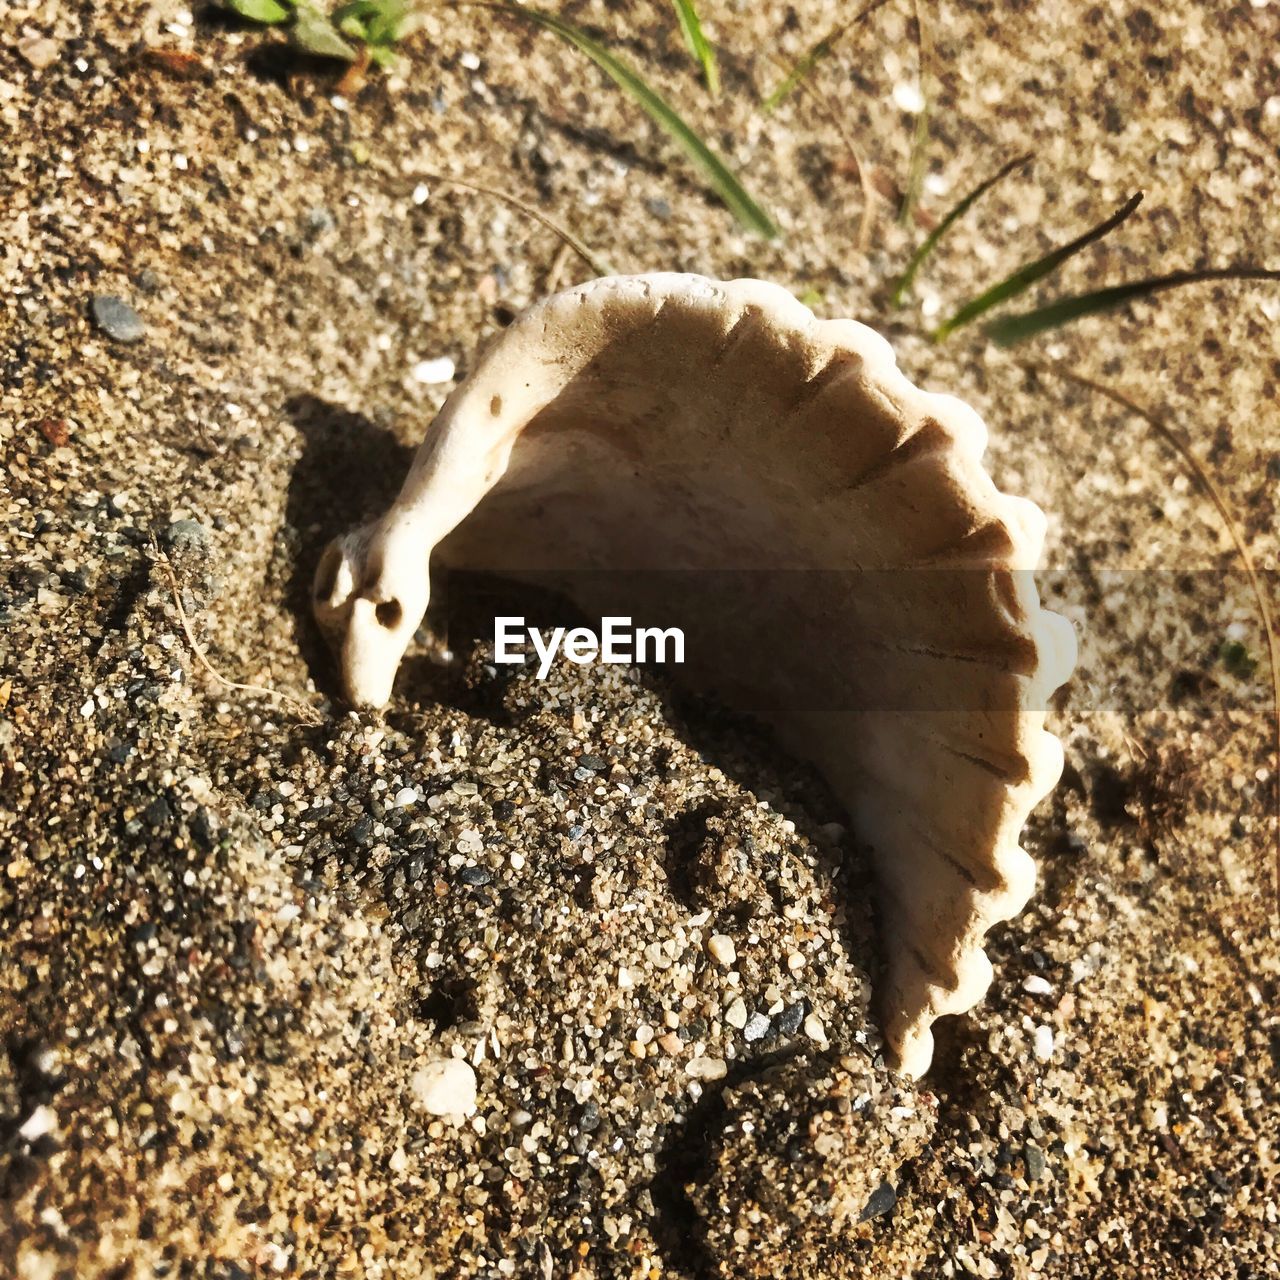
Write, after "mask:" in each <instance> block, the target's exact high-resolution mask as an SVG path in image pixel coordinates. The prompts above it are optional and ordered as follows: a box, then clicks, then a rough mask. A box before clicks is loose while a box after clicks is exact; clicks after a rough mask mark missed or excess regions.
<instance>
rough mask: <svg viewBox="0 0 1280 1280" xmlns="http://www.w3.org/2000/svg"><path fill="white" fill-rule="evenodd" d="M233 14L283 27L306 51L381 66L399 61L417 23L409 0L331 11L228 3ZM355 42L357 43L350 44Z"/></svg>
mask: <svg viewBox="0 0 1280 1280" xmlns="http://www.w3.org/2000/svg"><path fill="white" fill-rule="evenodd" d="M225 4H226V7H227V8H228V9H230V10H231V12H232V13H236V14H239V15H240V17H242V18H246V19H248V20H249V21H250V22H260V23H262V24H263V25H265V26H279V27H285V28H286V30H287V31H288V35H289V39H290V40H291V41H292V42H293V44H295V45H296V46H297V47H298V48H299V49H301V50H302V51H303V52H304V53H310V54H314V55H315V56H316V57H319V58H340V59H342V60H343V61H344V62H356V61H358V60H360V59H361V57H362V56H363V57H367V58H368V59H369V61H370V62H374V63H376V64H377V65H378V66H380V67H389V66H392V65H393V64H394V63H395V60H396V45H397V44H398V43H399V42H400V41H401V40H403V39H404V37H405V36H407V35H408V34H409V33H410V32H411V31H412V30H413V29H414V27H416V26H417V25H418V22H419V20H420V19H419V17H418V15H417V14H416V13H415V12H414V11H413V8H412V6H411V5H410V4H409V3H408V0H355V3H353V4H343V5H338V6H337V7H336V8H334V9H332V10H330V9H329V8H328V6H325V5H321V4H317V3H315V0H225ZM353 41H354V43H352V42H353Z"/></svg>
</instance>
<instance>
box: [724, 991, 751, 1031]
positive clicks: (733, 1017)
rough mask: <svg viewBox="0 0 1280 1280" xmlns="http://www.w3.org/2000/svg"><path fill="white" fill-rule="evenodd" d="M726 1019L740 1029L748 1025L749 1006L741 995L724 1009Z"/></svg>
mask: <svg viewBox="0 0 1280 1280" xmlns="http://www.w3.org/2000/svg"><path fill="white" fill-rule="evenodd" d="M724 1020H725V1021H726V1022H727V1023H728V1024H729V1025H730V1026H731V1027H734V1028H736V1029H737V1030H738V1031H741V1030H742V1029H743V1027H745V1026H746V1025H747V1006H746V1004H745V1002H744V1001H743V999H742V997H741V996H738V997H737V999H736V1000H734V1002H733V1003H732V1004H731V1005H730V1006H729V1007H728V1008H727V1009H726V1010H725V1011H724Z"/></svg>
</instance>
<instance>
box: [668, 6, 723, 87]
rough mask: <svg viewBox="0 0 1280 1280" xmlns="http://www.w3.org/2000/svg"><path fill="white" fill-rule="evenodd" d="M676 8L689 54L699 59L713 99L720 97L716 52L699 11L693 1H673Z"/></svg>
mask: <svg viewBox="0 0 1280 1280" xmlns="http://www.w3.org/2000/svg"><path fill="white" fill-rule="evenodd" d="M672 2H673V3H674V4H675V7H676V17H677V18H678V19H679V20H680V30H681V31H683V32H684V41H685V44H687V45H688V46H689V52H690V53H691V54H693V56H694V57H695V58H697V60H698V62H699V64H700V65H701V67H702V74H703V76H704V77H705V79H706V82H707V92H708V93H710V94H711V96H712V97H713V98H718V97H719V96H720V68H719V66H717V64H716V51H715V49H714V47H713V46H712V44H711V41H710V40H708V39H707V37H706V36H704V35H703V34H702V23H701V22H700V21H699V20H698V11H697V9H695V8H694V7H693V0H672Z"/></svg>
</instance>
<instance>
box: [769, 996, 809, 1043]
mask: <svg viewBox="0 0 1280 1280" xmlns="http://www.w3.org/2000/svg"><path fill="white" fill-rule="evenodd" d="M803 1021H804V1001H803V1000H797V1001H796V1002H795V1004H789V1005H787V1007H786V1008H785V1009H783V1011H782V1012H781V1013H780V1014H778V1016H777V1017H776V1018H774V1020H773V1029H774V1030H775V1031H776V1032H777V1033H778V1034H779V1035H780V1036H793V1035H795V1034H796V1032H797V1031H799V1030H800V1024H801V1023H802V1022H803Z"/></svg>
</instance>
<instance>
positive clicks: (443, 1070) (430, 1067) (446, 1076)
mask: <svg viewBox="0 0 1280 1280" xmlns="http://www.w3.org/2000/svg"><path fill="white" fill-rule="evenodd" d="M409 1087H410V1088H411V1089H412V1090H413V1095H414V1098H415V1100H416V1101H417V1103H418V1105H419V1106H420V1107H421V1108H422V1109H423V1110H424V1111H426V1112H428V1113H430V1114H431V1115H433V1116H469V1115H473V1114H474V1113H475V1109H476V1073H475V1072H474V1071H473V1070H472V1069H471V1068H470V1066H468V1065H467V1063H465V1062H463V1061H462V1060H461V1059H460V1058H439V1059H437V1060H436V1061H435V1062H428V1063H427V1065H426V1066H425V1067H420V1068H419V1069H418V1070H417V1071H415V1072H414V1073H413V1079H412V1080H410V1082H409Z"/></svg>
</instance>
